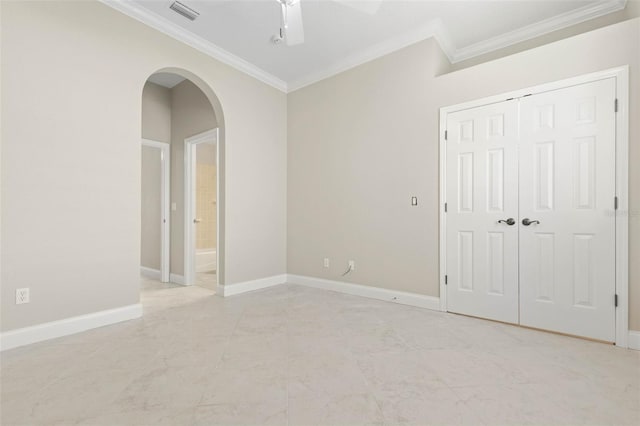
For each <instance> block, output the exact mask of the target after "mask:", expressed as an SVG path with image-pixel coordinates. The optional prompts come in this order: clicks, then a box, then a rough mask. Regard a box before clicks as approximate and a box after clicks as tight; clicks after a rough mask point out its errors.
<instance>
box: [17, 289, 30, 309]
mask: <svg viewBox="0 0 640 426" xmlns="http://www.w3.org/2000/svg"><path fill="white" fill-rule="evenodd" d="M23 303H29V289H28V288H17V289H16V305H22V304H23Z"/></svg>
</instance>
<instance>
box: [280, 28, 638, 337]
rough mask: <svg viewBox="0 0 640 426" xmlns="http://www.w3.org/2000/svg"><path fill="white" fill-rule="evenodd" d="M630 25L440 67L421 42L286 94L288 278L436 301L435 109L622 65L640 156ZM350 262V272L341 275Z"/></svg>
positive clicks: (634, 208) (633, 289)
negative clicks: (453, 68)
mask: <svg viewBox="0 0 640 426" xmlns="http://www.w3.org/2000/svg"><path fill="white" fill-rule="evenodd" d="M639 27H640V24H639V20H638V19H634V20H631V21H626V22H623V23H620V24H615V25H612V26H608V27H605V28H602V29H599V30H595V31H593V32H590V33H586V34H583V35H579V36H576V37H573V38H569V39H566V40H562V41H558V42H556V43H552V44H549V45H545V46H542V47H539V48H536V49H533V50H529V51H526V52H522V53H518V54H515V55H513V56H508V57H505V58H502V59H499V60H496V61H493V62H488V63H485V64H481V65H478V66H475V67H471V68H466V69H464V70H460V71H457V72H452V73H448V74H443V73H444V72H446V68H447V66H446V64H443V59H442V55H441V53H440V49H439V48H438V46H437V45H436V44H435V43H434V42H433V41H431V40H426V41H424V42H420V43H417V44H415V45H412V46H409V47H407V48H405V49H403V50H401V51H398V52H395V53H392V54H390V55H387V56H385V57H382V58H380V59H377V60H375V61H373V62H370V63H367V64H364V65H361V66H359V67H357V68H354V69H352V70H349V71H347V72H345V73H342V74H340V75H337V76H335V77H332V78H330V79H327V80H324V81H321V82H318V83H316V84H314V85H311V86H309V87H306V88H303V89H300V90H298V91H296V92H293V93H291V94H289V97H288V217H289V221H288V271H289V273H293V274H302V275H309V276H315V277H322V278H328V279H340V280H345V281H350V282H356V283H359V284H364V285H370V286H377V287H386V288H391V289H395V290H404V291H410V292H415V293H420V294H425V295H432V296H438V294H439V284H438V269H439V260H438V204H439V201H438V190H439V183H438V179H439V177H438V167H439V157H438V137H439V136H438V116H439V108H440V107H443V106H447V105H454V104H457V103H461V102H465V101H470V100H473V99H479V98H482V97H486V96H490V95H495V94H499V93H502V92H507V91H510V90H515V89H519V88H525V87H529V86H533V85H536V84H541V83H544V82H549V81H555V80H560V79H563V78H568V77H572V76H576V75H580V74H585V73H589V72H595V71H600V70H603V69H607V68H612V67H617V66H620V65H624V64H629V65H630V84H631V89H630V90H631V93H630V99H631V110H630V117H631V129H630V132H631V133H630V138H631V139H630V162H631V164H632V165H633V164H637V163H640V145H639V139H640V122H638V120H637V119H634V117H636V118H637V117H638V116H639V114H640V105H639V104H638V102H639V100H640V63H639V53H640V30H639ZM439 74H443V75H441V76H440V77H436V76H437V75H439ZM630 181H631V182H630V203H631V205H630V240H631V241H630V253H629V255H630V259H631V267H630V298H631V304H630V327H631V328H632V329H636V330H640V264H639V263H638V262H634V259H639V258H640V169H639V168H637V167H633V166H632V167H630ZM413 195H415V196H417V197H418V200H419V204H418V206H417V207H411V206H410V203H409V200H410V197H411V196H413ZM324 257H330V258H331V261H332V263H331V268H330V269H324V268H323V265H322V259H323V258H324ZM349 259H354V260H355V261H356V271H355V272H353V273H351V274H350V275H348V276H347V277H344V278H341V277H340V274H341V273H342V272H343V271H344V270H346V266H347V261H348V260H349Z"/></svg>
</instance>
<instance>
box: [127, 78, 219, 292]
mask: <svg viewBox="0 0 640 426" xmlns="http://www.w3.org/2000/svg"><path fill="white" fill-rule="evenodd" d="M224 129H225V126H224V115H223V112H222V106H221V104H220V101H219V99H218V98H217V96H216V95H215V93H214V92H213V90H212V89H211V88H210V86H209V85H208V84H206V83H205V82H204V81H203V80H201V79H200V78H199V77H197V76H195V75H194V74H192V73H190V72H188V71H185V70H182V69H178V68H164V69H160V70H158V71H156V72H155V73H153V74H152V75H150V76H149V78H148V79H147V81H146V82H145V84H144V88H143V90H142V124H141V130H142V148H141V149H142V150H143V151H142V161H141V183H142V200H141V201H142V205H141V238H140V241H141V247H140V250H141V272H142V273H143V275H146V276H147V277H149V278H151V279H154V280H157V281H164V282H173V283H176V284H183V285H201V286H203V287H207V288H210V289H212V290H215V289H216V287H217V286H218V285H222V284H223V283H224V229H225V227H224V223H225V217H224V208H223V207H224V201H225V194H224V186H225V185H224V176H225V173H224V170H225V161H224V158H225V144H224V141H225V131H224ZM213 134H215V138H211V137H208V138H207V137H204V136H211V135H213ZM194 140H195V142H194ZM165 271H166V272H165Z"/></svg>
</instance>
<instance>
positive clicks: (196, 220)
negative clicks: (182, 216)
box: [193, 219, 202, 223]
mask: <svg viewBox="0 0 640 426" xmlns="http://www.w3.org/2000/svg"><path fill="white" fill-rule="evenodd" d="M200 222H202V220H200V219H193V223H200Z"/></svg>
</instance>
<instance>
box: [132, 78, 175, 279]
mask: <svg viewBox="0 0 640 426" xmlns="http://www.w3.org/2000/svg"><path fill="white" fill-rule="evenodd" d="M142 137H143V138H144V139H150V140H153V141H157V142H165V143H170V142H171V91H170V90H169V89H167V88H166V87H162V86H159V85H157V84H154V83H151V82H147V83H146V84H145V85H144V88H143V89H142ZM160 165H161V164H160V150H159V149H158V148H151V147H148V146H143V147H142V170H141V181H142V189H141V190H142V193H141V200H142V204H141V222H140V226H141V235H140V238H141V240H140V265H141V266H144V267H147V268H151V269H157V270H160V263H161V261H160V258H161V240H160V220H161V216H162V208H161V205H160V202H161V188H160V185H161V178H162V176H161V169H160Z"/></svg>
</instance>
